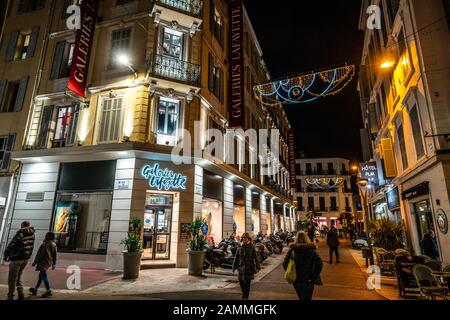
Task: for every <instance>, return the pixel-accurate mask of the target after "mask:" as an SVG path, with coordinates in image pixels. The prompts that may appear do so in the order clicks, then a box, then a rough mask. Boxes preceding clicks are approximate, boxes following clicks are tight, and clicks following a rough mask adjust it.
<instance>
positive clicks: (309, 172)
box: [305, 163, 312, 175]
mask: <svg viewBox="0 0 450 320" xmlns="http://www.w3.org/2000/svg"><path fill="white" fill-rule="evenodd" d="M305 173H306V175H311V174H312V164H311V163H307V164H306V172H305Z"/></svg>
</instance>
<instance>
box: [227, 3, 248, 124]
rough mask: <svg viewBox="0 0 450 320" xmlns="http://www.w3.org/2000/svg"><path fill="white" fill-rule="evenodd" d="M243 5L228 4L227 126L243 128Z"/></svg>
mask: <svg viewBox="0 0 450 320" xmlns="http://www.w3.org/2000/svg"><path fill="white" fill-rule="evenodd" d="M243 10H244V5H243V3H242V0H231V4H230V18H229V23H230V81H229V88H230V89H229V90H230V101H229V114H230V115H229V126H230V127H234V128H235V127H243V126H244V125H245V123H244V121H245V118H244V111H245V110H244V11H243Z"/></svg>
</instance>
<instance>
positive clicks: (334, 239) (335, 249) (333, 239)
mask: <svg viewBox="0 0 450 320" xmlns="http://www.w3.org/2000/svg"><path fill="white" fill-rule="evenodd" d="M327 245H328V247H329V248H330V264H332V263H333V253H335V254H336V263H340V261H339V246H340V245H341V243H340V242H339V236H338V233H337V230H336V228H335V227H334V226H332V227H331V228H330V231H329V232H328V235H327Z"/></svg>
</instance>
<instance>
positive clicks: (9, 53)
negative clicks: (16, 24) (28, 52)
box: [6, 30, 19, 61]
mask: <svg viewBox="0 0 450 320" xmlns="http://www.w3.org/2000/svg"><path fill="white" fill-rule="evenodd" d="M18 38H19V31H18V30H16V31H13V32H11V34H10V35H9V42H8V48H7V49H6V61H12V60H13V59H14V52H15V51H16V45H17V39H18Z"/></svg>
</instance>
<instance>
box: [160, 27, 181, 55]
mask: <svg viewBox="0 0 450 320" xmlns="http://www.w3.org/2000/svg"><path fill="white" fill-rule="evenodd" d="M183 42H184V41H183V33H182V32H179V31H175V30H172V29H169V28H164V41H163V46H162V50H163V54H165V55H168V56H171V57H173V58H177V59H179V60H183Z"/></svg>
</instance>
